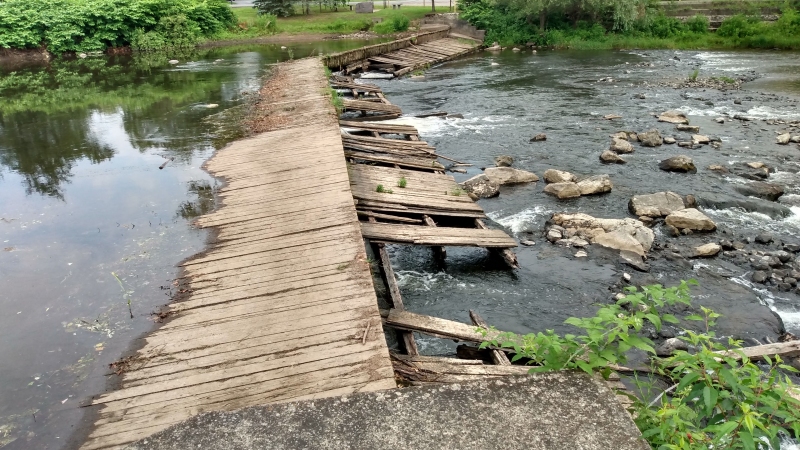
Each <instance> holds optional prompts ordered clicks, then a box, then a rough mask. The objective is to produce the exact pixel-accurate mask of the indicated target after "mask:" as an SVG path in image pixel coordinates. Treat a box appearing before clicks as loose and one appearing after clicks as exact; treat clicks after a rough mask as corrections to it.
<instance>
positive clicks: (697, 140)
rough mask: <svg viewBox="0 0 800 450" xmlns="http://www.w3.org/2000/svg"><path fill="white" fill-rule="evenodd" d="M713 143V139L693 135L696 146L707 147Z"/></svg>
mask: <svg viewBox="0 0 800 450" xmlns="http://www.w3.org/2000/svg"><path fill="white" fill-rule="evenodd" d="M710 142H711V139H710V138H709V137H708V136H704V135H702V134H693V135H692V143H694V144H695V145H707V144H709V143H710Z"/></svg>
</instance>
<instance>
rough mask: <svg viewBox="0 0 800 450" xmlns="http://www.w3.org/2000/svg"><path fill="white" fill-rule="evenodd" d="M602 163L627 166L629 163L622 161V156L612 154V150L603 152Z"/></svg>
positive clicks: (601, 155)
mask: <svg viewBox="0 0 800 450" xmlns="http://www.w3.org/2000/svg"><path fill="white" fill-rule="evenodd" d="M600 161H601V162H603V163H604V164H625V163H627V161H625V160H624V159H622V157H621V156H619V155H618V154H616V153H614V152H612V151H611V150H603V153H601V154H600Z"/></svg>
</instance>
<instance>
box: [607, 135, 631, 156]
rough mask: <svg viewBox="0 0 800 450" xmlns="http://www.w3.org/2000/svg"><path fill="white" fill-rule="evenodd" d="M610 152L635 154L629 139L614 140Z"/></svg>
mask: <svg viewBox="0 0 800 450" xmlns="http://www.w3.org/2000/svg"><path fill="white" fill-rule="evenodd" d="M609 150H611V151H612V152H615V153H633V145H631V143H630V142H628V141H627V139H620V138H614V139H612V140H611V147H610V148H609Z"/></svg>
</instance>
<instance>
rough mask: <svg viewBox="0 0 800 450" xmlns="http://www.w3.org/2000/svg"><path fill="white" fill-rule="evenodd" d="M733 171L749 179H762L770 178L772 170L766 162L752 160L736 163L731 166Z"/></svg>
mask: <svg viewBox="0 0 800 450" xmlns="http://www.w3.org/2000/svg"><path fill="white" fill-rule="evenodd" d="M731 172H733V173H734V174H736V175H738V176H740V177H742V178H747V179H748V180H755V181H762V180H766V179H767V178H769V174H770V172H771V170H770V168H769V167H767V166H766V165H765V164H764V163H760V162H752V163H746V164H736V165H734V166H733V167H732V168H731Z"/></svg>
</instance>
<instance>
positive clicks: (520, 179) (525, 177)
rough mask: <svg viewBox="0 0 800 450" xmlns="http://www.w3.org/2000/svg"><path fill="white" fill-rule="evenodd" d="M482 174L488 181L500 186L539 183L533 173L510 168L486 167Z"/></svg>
mask: <svg viewBox="0 0 800 450" xmlns="http://www.w3.org/2000/svg"><path fill="white" fill-rule="evenodd" d="M483 173H484V174H485V175H486V176H487V177H489V181H492V182H494V183H497V184H500V185H503V184H516V183H530V182H532V181H539V177H537V176H536V174H535V173H533V172H528V171H527V170H520V169H514V168H511V167H487V168H486V170H484V171H483Z"/></svg>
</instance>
